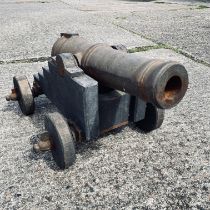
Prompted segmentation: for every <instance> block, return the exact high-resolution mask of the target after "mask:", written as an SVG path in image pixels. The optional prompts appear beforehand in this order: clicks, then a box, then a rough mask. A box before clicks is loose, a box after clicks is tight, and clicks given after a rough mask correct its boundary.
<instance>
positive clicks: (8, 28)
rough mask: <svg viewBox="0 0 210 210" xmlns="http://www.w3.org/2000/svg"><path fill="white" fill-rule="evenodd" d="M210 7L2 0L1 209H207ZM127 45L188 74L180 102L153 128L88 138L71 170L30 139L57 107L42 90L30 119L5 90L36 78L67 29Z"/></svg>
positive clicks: (119, 0) (114, 0)
mask: <svg viewBox="0 0 210 210" xmlns="http://www.w3.org/2000/svg"><path fill="white" fill-rule="evenodd" d="M208 7H210V3H208V1H206V2H199V1H178V0H176V1H175V0H174V1H171V0H163V1H162V0H161V1H151V2H141V1H134V0H133V1H128V0H107V1H103V0H89V1H85V0H80V1H74V0H62V1H50V0H43V1H39V0H33V1H32V0H25V1H20V0H9V1H8V0H2V1H0V29H1V33H0V93H1V94H0V125H1V127H0V134H1V135H0V166H1V169H0V209H90V208H93V209H200V210H203V209H209V208H210V190H209V189H210V166H209V163H210V156H209V152H210V144H209V137H210V120H209V119H210V115H209V112H210V90H209V88H208V87H209V86H210V59H209V58H210V51H209V48H210V42H209V40H210V36H209V34H210V33H209V32H210V27H209V18H210V16H209V13H210V8H208ZM66 31H70V32H78V33H80V34H81V36H83V37H86V38H87V39H89V40H91V41H95V42H108V43H109V44H116V43H122V44H125V45H126V46H128V47H129V48H131V49H132V51H141V52H136V53H140V54H141V55H143V56H149V57H154V58H163V59H169V60H176V61H179V62H181V63H182V64H184V65H185V67H186V69H187V70H188V72H189V79H190V84H189V89H188V92H187V94H186V96H185V97H184V99H183V101H182V102H181V103H180V104H179V105H178V106H176V107H175V108H173V109H170V110H167V111H166V116H165V121H164V123H163V125H162V127H161V128H160V129H158V130H156V131H153V132H151V133H149V134H144V133H141V132H140V131H139V130H138V129H137V128H135V127H134V126H128V127H125V128H124V129H123V130H122V131H121V132H112V133H110V134H109V135H106V136H103V137H101V138H100V139H99V140H98V141H96V142H93V143H89V144H82V145H80V146H79V147H78V149H77V161H76V163H75V165H74V166H72V167H70V168H69V169H68V170H65V171H61V170H59V169H58V168H57V166H56V165H55V163H54V161H53V159H52V156H51V153H50V152H47V153H43V154H42V153H39V154H36V153H34V152H33V151H32V144H33V143H34V142H36V141H37V134H39V133H40V132H42V131H43V130H44V125H43V119H44V115H45V114H46V113H50V112H53V111H55V110H56V108H55V107H54V106H53V104H52V103H51V102H50V101H49V100H48V99H47V98H46V97H44V96H41V97H39V98H37V99H36V111H35V113H34V115H32V116H30V117H26V116H23V115H22V114H21V112H20V110H19V107H18V105H17V103H12V102H6V101H5V98H4V96H5V95H7V94H8V92H9V91H10V88H11V87H12V77H13V76H14V75H26V76H28V77H29V80H30V82H32V75H33V73H36V72H37V71H38V70H39V69H40V68H41V67H42V66H43V65H46V62H44V61H45V60H46V59H47V58H48V57H49V56H50V50H51V47H52V44H53V43H54V41H55V40H56V38H57V37H58V36H59V33H60V32H66Z"/></svg>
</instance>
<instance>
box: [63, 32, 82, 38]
mask: <svg viewBox="0 0 210 210" xmlns="http://www.w3.org/2000/svg"><path fill="white" fill-rule="evenodd" d="M60 35H61V37H62V36H64V37H66V38H71V37H72V36H79V34H77V33H60Z"/></svg>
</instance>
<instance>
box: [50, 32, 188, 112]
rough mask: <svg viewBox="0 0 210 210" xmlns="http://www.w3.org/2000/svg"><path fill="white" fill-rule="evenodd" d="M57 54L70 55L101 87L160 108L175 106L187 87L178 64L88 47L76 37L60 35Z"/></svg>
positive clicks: (183, 71)
mask: <svg viewBox="0 0 210 210" xmlns="http://www.w3.org/2000/svg"><path fill="white" fill-rule="evenodd" d="M60 53H72V54H73V55H74V56H75V58H76V59H77V61H78V65H79V66H80V67H81V68H82V69H83V71H84V72H85V73H86V74H88V75H89V76H91V77H92V78H94V79H96V80H97V81H98V82H99V83H101V84H102V85H104V86H107V87H110V88H114V89H118V90H121V91H124V92H127V93H129V94H131V95H134V96H138V97H140V98H141V99H142V100H144V101H146V102H150V103H152V104H154V105H155V106H157V107H159V108H162V109H167V108H171V107H173V106H175V105H176V104H178V103H179V102H180V101H181V99H182V98H183V97H184V95H185V93H186V90H187V87H188V74H187V71H186V69H185V67H184V66H183V65H182V64H180V63H177V62H174V61H164V60H160V59H151V58H146V57H142V56H140V55H138V54H135V53H133V54H129V53H126V52H123V51H120V50H115V49H113V48H112V47H111V46H109V45H106V44H90V43H88V42H87V41H86V40H84V39H83V38H81V37H79V36H78V35H69V34H62V35H61V37H60V38H59V39H58V40H57V41H56V42H55V44H54V46H53V48H52V53H51V54H52V56H56V55H58V54H60Z"/></svg>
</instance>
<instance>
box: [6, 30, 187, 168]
mask: <svg viewBox="0 0 210 210" xmlns="http://www.w3.org/2000/svg"><path fill="white" fill-rule="evenodd" d="M13 83H14V88H13V89H12V91H11V93H10V94H9V95H8V96H7V97H6V99H7V100H8V101H9V100H12V101H18V103H19V106H20V109H21V110H22V113H23V114H24V115H30V114H33V113H34V110H35V103H34V98H35V97H38V96H39V95H41V94H45V95H46V96H47V97H48V98H49V99H50V101H51V102H52V103H53V104H55V106H56V107H57V108H58V110H59V112H55V113H51V114H48V115H46V117H45V129H46V132H44V133H43V134H42V135H41V136H40V141H39V142H38V143H37V144H34V149H35V150H36V151H45V150H51V151H52V155H53V158H54V160H55V162H56V163H57V165H58V166H59V167H60V168H61V169H66V168H68V167H69V166H71V165H72V164H73V163H74V162H75V159H76V153H75V144H76V143H77V142H81V141H90V140H95V139H97V138H98V137H99V136H100V135H102V134H104V133H107V132H109V131H111V130H114V129H117V128H121V127H122V126H125V125H127V124H128V123H133V124H135V126H137V127H138V128H139V129H140V130H142V131H144V132H150V131H152V130H154V129H157V128H159V127H160V126H161V124H162V122H163V120H164V110H165V109H169V108H172V107H174V106H175V105H177V104H178V103H179V102H180V101H181V99H182V98H183V97H184V95H185V93H186V90H187V87H188V74H187V71H186V69H185V67H184V66H183V65H181V64H180V63H177V62H174V61H165V60H160V59H151V58H146V57H142V56H140V55H138V54H136V53H128V52H127V49H126V47H125V46H123V45H114V46H110V45H107V44H101V43H99V44H92V43H89V42H87V41H86V40H85V39H83V38H82V37H80V36H79V35H78V34H70V33H62V34H61V37H60V38H58V40H57V41H56V42H55V43H54V45H53V47H52V52H51V57H50V59H49V61H48V65H47V66H45V67H43V68H42V70H40V71H39V72H38V73H37V74H35V75H34V82H33V86H32V87H31V86H30V84H29V82H28V80H27V78H26V77H25V76H20V77H14V78H13Z"/></svg>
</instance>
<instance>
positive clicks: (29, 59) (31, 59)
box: [0, 57, 50, 65]
mask: <svg viewBox="0 0 210 210" xmlns="http://www.w3.org/2000/svg"><path fill="white" fill-rule="evenodd" d="M49 58H50V57H38V58H23V59H15V60H6V61H0V65H4V64H16V63H37V62H45V61H48V60H49Z"/></svg>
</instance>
